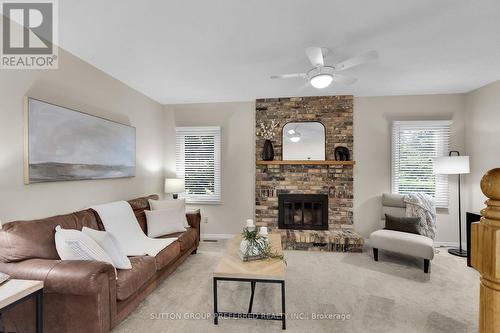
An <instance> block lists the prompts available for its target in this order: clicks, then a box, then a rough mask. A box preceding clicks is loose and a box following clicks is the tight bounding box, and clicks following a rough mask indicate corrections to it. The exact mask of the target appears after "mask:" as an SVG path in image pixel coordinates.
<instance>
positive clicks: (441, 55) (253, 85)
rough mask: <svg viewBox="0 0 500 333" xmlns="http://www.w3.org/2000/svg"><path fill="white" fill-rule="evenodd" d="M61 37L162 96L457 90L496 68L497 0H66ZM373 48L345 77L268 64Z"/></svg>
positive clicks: (340, 56)
mask: <svg viewBox="0 0 500 333" xmlns="http://www.w3.org/2000/svg"><path fill="white" fill-rule="evenodd" d="M59 6H60V7H59V8H60V18H61V21H60V29H59V34H60V44H61V46H62V47H63V48H64V49H66V50H68V51H70V52H72V53H73V54H75V55H77V56H78V57H80V58H82V59H84V60H85V61H87V62H89V63H91V64H92V65H94V66H96V67H97V68H99V69H101V70H103V71H105V72H107V73H109V74H110V75H112V76H114V77H115V78H117V79H119V80H121V81H123V82H125V83H126V84H128V85H130V86H131V87H133V88H135V89H137V90H139V91H140V92H142V93H144V94H145V95H147V96H149V97H151V98H153V99H155V100H156V101H158V102H160V103H162V104H175V103H196V102H222V101H245V100H254V99H256V98H262V97H284V96H308V95H336V94H353V95H356V96H381V95H403V94H435V93H455V92H466V91H470V90H473V89H475V88H478V87H480V86H482V85H485V84H487V83H489V82H492V81H496V80H498V79H500V1H498V0H477V1H472V0H377V1H374V0H343V1H339V0H324V1H323V0H272V1H271V0H211V1H207V0H173V1H160V0H156V1H153V0H148V1H137V0H134V1H132V0H113V1H111V0H107V1H102V0H85V1H82V0H64V1H59ZM307 46H326V47H329V48H330V49H332V50H333V54H332V55H331V56H330V57H329V58H328V59H327V63H328V64H334V63H335V62H337V61H340V60H344V59H345V58H348V57H351V56H354V55H356V54H358V53H361V52H364V51H368V50H372V49H374V50H377V51H378V52H379V54H380V59H379V60H378V61H376V62H374V63H370V64H367V65H364V66H361V67H358V68H355V69H351V70H346V71H345V72H344V74H349V75H351V76H355V77H357V78H359V80H358V82H356V83H355V84H353V85H351V86H345V85H342V84H335V85H332V86H330V87H328V88H326V89H323V90H317V89H314V88H312V87H310V86H308V85H306V84H304V81H301V80H300V79H296V80H286V81H285V80H271V79H269V76H270V75H272V74H282V73H294V72H304V71H306V70H307V69H310V68H311V67H312V66H311V65H310V63H309V62H308V60H307V58H306V56H305V54H304V48H305V47H307Z"/></svg>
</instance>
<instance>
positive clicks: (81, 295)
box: [0, 195, 201, 333]
mask: <svg viewBox="0 0 500 333" xmlns="http://www.w3.org/2000/svg"><path fill="white" fill-rule="evenodd" d="M148 199H158V196H157V195H151V196H149V197H143V198H138V199H134V200H130V201H129V203H130V205H131V206H132V208H133V210H134V213H135V215H136V217H137V220H138V223H139V224H140V226H141V228H142V229H143V230H144V231H145V232H146V228H147V225H146V216H145V213H144V210H145V209H149V203H148ZM186 216H187V219H188V223H189V225H190V226H191V228H189V229H187V230H186V231H185V232H182V233H177V234H172V235H166V236H164V237H173V236H175V237H179V238H178V240H177V241H175V242H173V243H172V244H170V245H169V246H168V247H166V248H165V249H164V250H162V251H161V252H160V253H159V254H158V255H157V256H156V257H149V256H143V257H130V261H131V263H132V269H131V270H118V277H117V278H116V277H115V271H114V268H113V266H111V265H109V264H107V263H104V262H98V261H79V260H78V261H62V260H60V258H59V256H58V255H57V251H56V248H55V242H54V234H55V227H56V226H57V225H61V226H62V227H63V228H67V229H79V230H81V229H82V227H84V226H85V227H89V228H93V229H98V230H104V228H103V225H102V222H101V220H100V219H99V216H98V215H97V213H96V212H95V211H93V210H91V209H87V210H83V211H79V212H75V213H72V214H67V215H61V216H54V217H49V218H45V219H41V220H33V221H15V222H10V223H7V224H5V225H4V226H3V229H0V272H5V273H7V274H9V275H11V277H13V278H18V279H32V280H41V281H44V283H45V285H44V331H45V332H61V333H62V332H64V333H68V332H72V333H76V332H86V333H88V332H93V333H94V332H95V333H97V332H109V331H110V330H111V329H112V328H113V327H115V326H116V325H117V324H118V323H120V321H122V320H123V319H124V318H125V317H127V315H129V314H130V313H131V312H132V311H133V310H134V309H135V308H136V307H137V306H138V305H139V304H140V303H141V302H142V301H143V300H144V299H145V298H146V296H147V295H148V294H150V293H151V292H152V291H153V290H154V289H155V288H156V287H157V286H158V285H159V284H160V283H161V282H162V280H163V279H165V278H166V277H167V276H168V275H170V274H171V273H172V272H173V271H174V270H175V269H176V268H177V267H178V266H179V265H180V264H181V263H182V262H183V261H184V260H186V258H187V257H188V256H189V255H190V254H192V253H196V250H197V248H198V245H199V241H200V220H201V216H200V212H199V211H196V212H193V213H188V214H187V215H186ZM173 310H174V309H173ZM2 322H3V324H4V325H5V327H6V331H7V332H34V324H35V323H34V303H29V302H26V303H22V304H19V305H17V306H16V307H15V308H13V309H11V310H9V311H8V312H6V313H4V314H2ZM0 330H1V328H0Z"/></svg>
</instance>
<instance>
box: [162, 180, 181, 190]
mask: <svg viewBox="0 0 500 333" xmlns="http://www.w3.org/2000/svg"><path fill="white" fill-rule="evenodd" d="M181 192H184V179H180V178H166V179H165V193H181Z"/></svg>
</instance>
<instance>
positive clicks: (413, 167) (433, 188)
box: [392, 121, 451, 208]
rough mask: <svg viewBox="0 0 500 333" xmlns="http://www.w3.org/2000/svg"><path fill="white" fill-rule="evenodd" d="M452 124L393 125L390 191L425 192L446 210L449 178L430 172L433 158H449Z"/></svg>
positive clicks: (430, 122) (449, 122)
mask: <svg viewBox="0 0 500 333" xmlns="http://www.w3.org/2000/svg"><path fill="white" fill-rule="evenodd" d="M450 126H451V121H395V122H393V126H392V192H393V193H400V194H406V193H409V192H424V193H427V194H429V195H432V196H433V197H434V198H435V199H436V207H441V208H445V207H448V176H446V175H435V174H433V172H432V158H433V157H440V156H446V155H448V151H449V142H450Z"/></svg>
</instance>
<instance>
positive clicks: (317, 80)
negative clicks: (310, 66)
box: [309, 74, 333, 89]
mask: <svg viewBox="0 0 500 333" xmlns="http://www.w3.org/2000/svg"><path fill="white" fill-rule="evenodd" d="M332 81H333V76H332V75H331V74H318V75H316V76H313V77H312V78H311V80H310V81H309V82H310V83H311V85H312V86H313V87H314V88H317V89H323V88H326V87H328V86H329V85H330V84H331V83H332Z"/></svg>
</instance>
